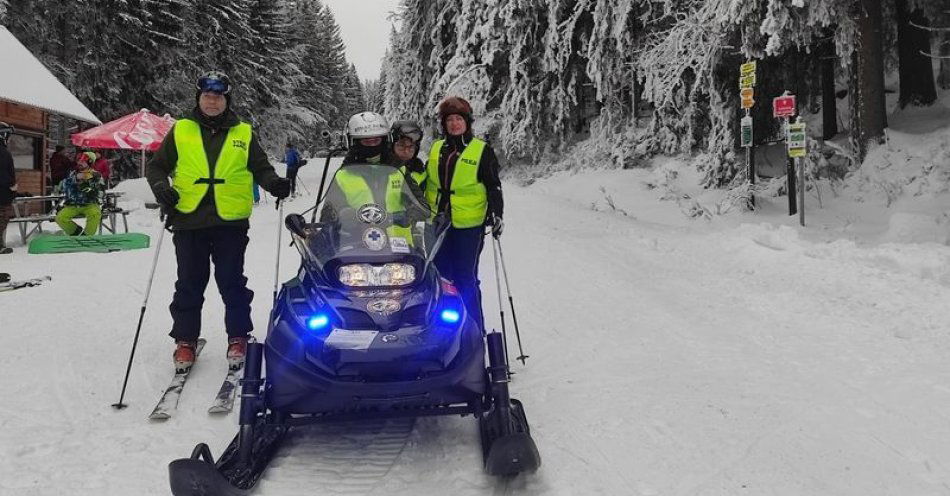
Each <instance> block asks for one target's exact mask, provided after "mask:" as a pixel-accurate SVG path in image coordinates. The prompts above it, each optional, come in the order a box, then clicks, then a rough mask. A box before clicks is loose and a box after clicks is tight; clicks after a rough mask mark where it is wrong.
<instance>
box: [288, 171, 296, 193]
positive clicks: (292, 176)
mask: <svg viewBox="0 0 950 496" xmlns="http://www.w3.org/2000/svg"><path fill="white" fill-rule="evenodd" d="M287 179H289V180H290V194H292V195H295V194H297V168H296V167H288V168H287Z"/></svg>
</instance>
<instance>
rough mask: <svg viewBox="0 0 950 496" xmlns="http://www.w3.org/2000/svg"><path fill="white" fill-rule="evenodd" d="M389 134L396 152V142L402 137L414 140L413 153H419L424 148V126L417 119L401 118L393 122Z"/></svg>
mask: <svg viewBox="0 0 950 496" xmlns="http://www.w3.org/2000/svg"><path fill="white" fill-rule="evenodd" d="M389 135H390V138H391V141H392V145H393V149H394V152H395V148H396V143H398V142H399V140H400V139H402V138H409V139H411V140H412V146H413V155H418V154H419V150H420V149H421V148H422V128H421V127H419V124H418V123H416V122H415V121H410V120H401V121H396V122H394V123H393V125H392V127H391V128H390V129H389Z"/></svg>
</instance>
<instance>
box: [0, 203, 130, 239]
mask: <svg viewBox="0 0 950 496" xmlns="http://www.w3.org/2000/svg"><path fill="white" fill-rule="evenodd" d="M119 196H122V193H106V195H105V198H104V200H103V204H102V206H101V208H102V221H101V222H100V224H99V227H100V229H104V230H107V231H109V232H110V233H112V234H116V233H117V231H116V218H117V217H118V216H120V215H121V216H122V226H123V228H124V229H125V232H129V219H128V216H129V213H130V212H129V211H128V210H125V209H123V208H121V207H119V206H118V205H117V203H116V200H117V199H118V197H119ZM62 200H63V196H62V195H47V196H23V197H19V198H16V199H14V200H13V218H12V219H10V223H15V224H18V226H17V227H19V229H20V240H21V241H23V244H24V245H26V240H27V239H29V238H30V236H32V235H34V234H37V233H39V234H42V233H43V223H44V222H55V221H56V214H55V213H35V214H31V213H29V211H30V210H31V208H30V205H31V204H32V205H36V204H39V205H40V207H39V209H41V210H44V211H49V212H54V211H56V210H59V208H60V207H61V205H60V203H61V202H62ZM46 202H49V203H50V205H51V206H50V208H49V209H47V208H45V206H44V205H43V204H44V203H46ZM77 218H82V216H79V217H77ZM30 224H33V226H32V227H30Z"/></svg>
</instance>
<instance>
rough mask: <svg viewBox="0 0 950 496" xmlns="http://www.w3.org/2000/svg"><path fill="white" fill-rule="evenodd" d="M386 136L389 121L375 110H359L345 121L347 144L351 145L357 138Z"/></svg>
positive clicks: (387, 135) (387, 134)
mask: <svg viewBox="0 0 950 496" xmlns="http://www.w3.org/2000/svg"><path fill="white" fill-rule="evenodd" d="M388 137H389V122H387V121H386V118H385V117H383V116H381V115H379V114H377V113H376V112H360V113H359V114H356V115H354V116H353V117H350V121H349V122H347V123H346V141H347V145H349V146H353V144H354V143H355V142H356V140H358V139H363V138H388Z"/></svg>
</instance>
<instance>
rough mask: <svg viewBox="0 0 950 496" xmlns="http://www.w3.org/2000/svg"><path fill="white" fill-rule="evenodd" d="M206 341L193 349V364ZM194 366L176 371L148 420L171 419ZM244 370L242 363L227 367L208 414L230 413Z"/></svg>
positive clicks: (199, 342)
mask: <svg viewBox="0 0 950 496" xmlns="http://www.w3.org/2000/svg"><path fill="white" fill-rule="evenodd" d="M205 343H206V340H204V339H199V340H198V346H197V347H196V348H195V362H196V363H197V359H198V356H199V355H201V350H202V349H203V348H204V346H205ZM194 367H195V366H194V365H192V366H191V367H189V368H188V369H186V370H184V371H180V372H178V371H176V372H175V375H174V376H173V377H172V380H171V382H169V383H168V387H166V388H165V392H164V393H162V397H161V398H159V400H158V404H157V405H155V409H154V410H152V413H151V414H150V415H149V416H148V418H149V419H150V420H167V419H169V418H171V416H172V414H173V413H174V412H175V410H176V409H177V408H178V400H179V399H180V398H181V392H182V390H183V389H184V388H185V382H186V381H187V380H188V376H189V375H190V374H191V369H193V368H194ZM243 369H244V362H241V363H240V364H238V365H236V366H231V365H230V364H229V366H228V373H227V375H226V376H225V377H224V381H223V382H222V383H221V387H220V388H218V394H216V395H215V397H214V401H212V403H211V407H210V408H208V413H210V414H226V413H229V412H230V411H231V409H232V408H233V407H234V396H235V393H236V391H237V387H238V382H239V381H240V380H241V377H240V376H241V371H242V370H243Z"/></svg>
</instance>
